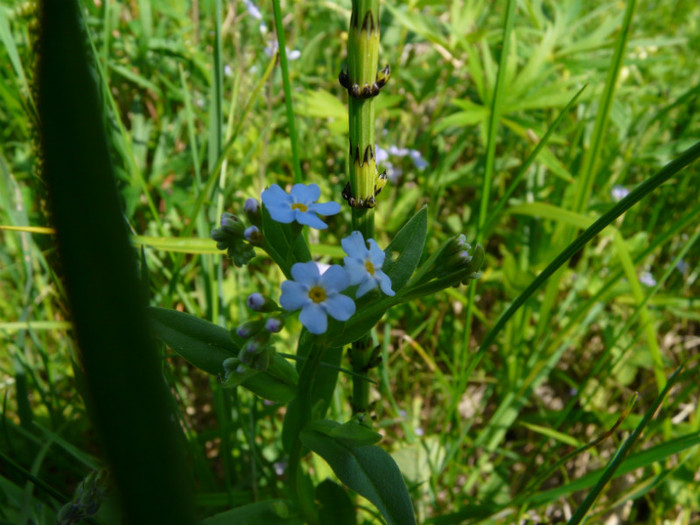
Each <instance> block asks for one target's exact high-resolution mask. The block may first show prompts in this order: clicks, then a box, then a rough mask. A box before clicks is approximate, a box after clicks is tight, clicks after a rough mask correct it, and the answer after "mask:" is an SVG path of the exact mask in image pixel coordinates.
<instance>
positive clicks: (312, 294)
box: [309, 286, 326, 304]
mask: <svg viewBox="0 0 700 525" xmlns="http://www.w3.org/2000/svg"><path fill="white" fill-rule="evenodd" d="M309 299H311V300H312V301H313V302H315V303H316V304H318V303H322V302H323V301H325V300H326V291H325V290H324V289H323V288H322V287H321V286H314V287H313V288H311V290H309Z"/></svg>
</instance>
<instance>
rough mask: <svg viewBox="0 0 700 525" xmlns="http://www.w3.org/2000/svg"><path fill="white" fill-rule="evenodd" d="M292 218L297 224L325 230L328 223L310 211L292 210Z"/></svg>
mask: <svg viewBox="0 0 700 525" xmlns="http://www.w3.org/2000/svg"><path fill="white" fill-rule="evenodd" d="M294 218H295V219H296V221H297V222H298V223H299V224H305V225H306V226H311V227H312V228H316V229H317V230H325V229H326V228H328V225H327V224H326V223H325V222H323V221H322V220H321V219H319V218H318V216H317V215H316V214H315V213H313V212H310V211H299V210H294Z"/></svg>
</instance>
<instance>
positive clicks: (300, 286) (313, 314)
mask: <svg viewBox="0 0 700 525" xmlns="http://www.w3.org/2000/svg"><path fill="white" fill-rule="evenodd" d="M292 277H293V278H294V280H293V281H285V282H283V283H282V296H281V297H280V305H282V308H284V309H285V310H289V311H293V310H299V309H300V308H301V314H300V315H299V321H301V324H303V325H304V326H305V327H306V329H307V330H308V331H309V332H311V333H312V334H323V333H325V331H326V329H327V328H328V315H330V316H331V317H333V318H334V319H337V320H338V321H347V320H348V319H350V317H352V314H354V313H355V302H354V301H353V300H352V299H350V298H349V297H348V296H347V295H342V294H341V293H340V292H342V291H343V290H345V289H346V288H347V287H348V286H350V276H349V275H348V272H346V271H345V269H344V268H343V267H342V266H339V265H337V264H335V265H333V266H331V267H330V268H328V270H326V272H325V273H324V274H323V275H321V274H320V272H319V271H318V267H317V266H316V263H314V262H305V263H296V264H295V265H294V266H292Z"/></svg>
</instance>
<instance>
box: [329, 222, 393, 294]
mask: <svg viewBox="0 0 700 525" xmlns="http://www.w3.org/2000/svg"><path fill="white" fill-rule="evenodd" d="M368 243H369V249H368V248H367V243H365V238H364V237H363V236H362V233H360V232H358V231H354V232H352V233H351V234H350V235H349V236H347V237H345V238H344V239H343V240H341V241H340V244H341V245H342V246H343V250H345V253H347V254H348V256H347V257H345V259H344V261H345V268H346V269H347V271H348V273H349V274H350V284H359V285H360V287H359V288H358V289H357V294H356V297H358V298H359V297H362V296H363V295H365V294H366V293H367V292H369V291H370V290H373V289H374V288H376V287H377V285H379V287H380V288H381V289H382V292H384V293H385V294H386V295H392V296H393V295H395V292H394V290H392V289H391V279H389V276H388V275H387V274H385V273H384V272H383V271H382V264H384V252H383V251H382V249H381V248H380V247H379V246H378V245H377V243H376V242H375V240H374V239H370V240H369V241H368Z"/></svg>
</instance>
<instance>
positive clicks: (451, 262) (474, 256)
mask: <svg viewBox="0 0 700 525" xmlns="http://www.w3.org/2000/svg"><path fill="white" fill-rule="evenodd" d="M483 262H484V249H483V248H482V246H481V245H480V244H477V245H476V246H475V247H472V246H471V245H470V244H469V243H468V242H467V239H466V237H465V236H464V235H463V234H460V235H457V236H454V237H450V238H449V239H448V240H447V241H445V242H444V243H443V244H442V246H440V248H438V250H437V251H436V252H435V253H434V254H433V255H431V256H430V258H429V259H428V260H427V261H426V262H425V264H424V265H423V266H422V267H421V268H419V270H418V272H417V273H416V275H415V276H414V277H413V279H412V280H411V281H410V283H409V284H410V286H411V287H412V288H419V287H420V289H421V290H424V289H427V288H425V287H426V286H427V287H430V286H431V285H433V284H434V282H437V281H440V282H441V285H444V284H449V285H452V286H459V284H460V283H461V284H467V282H468V281H470V280H472V279H478V278H479V277H481V272H479V269H480V268H481V265H482V264H483Z"/></svg>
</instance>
